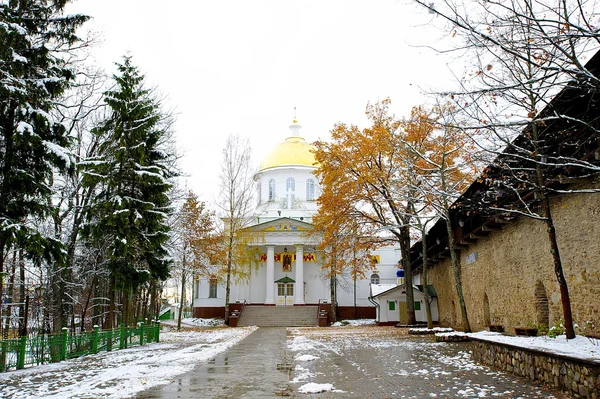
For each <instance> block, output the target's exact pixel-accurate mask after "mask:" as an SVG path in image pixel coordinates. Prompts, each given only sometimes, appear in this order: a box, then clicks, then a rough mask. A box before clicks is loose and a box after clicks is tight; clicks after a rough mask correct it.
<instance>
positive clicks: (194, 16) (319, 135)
mask: <svg viewBox="0 0 600 399" xmlns="http://www.w3.org/2000/svg"><path fill="white" fill-rule="evenodd" d="M67 12H68V13H84V14H88V15H90V16H92V17H93V20H92V21H90V22H88V23H87V24H86V26H85V27H86V29H91V30H94V31H97V32H99V33H100V34H101V37H102V43H101V44H100V45H98V46H96V47H95V48H94V49H93V50H92V55H93V58H94V59H95V62H96V63H97V64H98V65H99V66H101V67H103V68H104V69H105V70H106V71H107V72H108V73H110V74H112V73H114V72H115V68H114V63H115V62H117V61H120V60H121V59H122V56H123V55H124V54H126V53H130V54H131V55H132V56H133V62H134V64H135V65H137V66H138V67H139V68H140V70H141V71H142V73H143V74H145V75H146V79H147V83H148V85H150V86H157V87H158V89H159V91H160V92H162V93H163V94H165V95H166V96H167V97H168V104H169V106H170V107H172V108H174V109H175V111H176V113H177V123H176V138H177V142H178V146H179V147H180V148H181V149H182V150H183V151H184V153H185V156H184V159H183V160H182V163H181V165H182V168H183V170H184V172H185V173H187V174H188V175H189V177H188V178H187V179H186V180H187V184H188V186H189V187H190V188H192V189H193V190H194V191H195V192H196V193H197V194H198V195H200V197H201V198H202V199H204V200H207V201H209V202H212V201H213V200H214V199H215V197H216V196H217V193H218V175H219V171H220V159H221V151H222V149H223V147H224V145H225V140H226V137H227V136H228V135H229V134H231V133H234V134H239V135H241V136H243V137H248V138H249V139H250V142H251V146H252V151H253V158H254V162H255V164H256V166H258V164H259V163H260V161H261V160H262V158H263V157H264V156H265V155H266V154H267V153H268V152H269V151H270V150H271V149H272V148H273V147H274V146H275V145H276V144H277V143H279V142H281V141H283V140H284V139H285V137H287V135H288V132H289V129H288V126H289V125H290V124H291V122H292V119H293V112H294V111H293V108H294V106H296V107H297V117H298V121H299V124H300V125H302V130H301V132H302V134H303V136H304V137H305V138H306V139H307V140H308V141H314V140H317V139H328V137H329V130H330V129H331V128H332V127H333V125H334V124H335V123H337V122H345V123H354V124H358V125H359V126H360V127H365V126H366V125H365V123H366V121H365V118H364V111H365V106H366V104H367V102H375V101H377V100H380V99H383V98H386V97H388V96H389V97H391V98H392V102H393V110H394V112H395V113H396V115H397V116H404V115H408V113H409V111H410V108H411V107H412V106H415V105H418V104H420V103H422V102H424V101H425V98H424V97H423V95H422V94H421V92H422V90H426V89H430V88H439V87H442V86H444V85H446V84H449V83H451V81H452V77H451V75H450V74H449V73H448V67H447V63H448V61H447V60H446V59H445V58H442V57H441V56H439V55H437V54H436V53H435V52H433V51H432V50H430V49H428V48H425V47H423V46H426V45H435V44H436V43H438V42H439V40H440V39H441V38H443V37H444V35H443V32H442V31H440V30H438V29H435V28H433V27H432V26H431V25H430V24H429V22H430V21H429V19H430V18H431V16H430V15H428V14H427V13H426V12H424V11H422V10H418V9H417V8H416V7H415V6H414V5H411V4H410V3H409V2H408V1H406V2H404V1H398V0H363V1H350V0H338V1H332V0H326V1H325V0H314V1H313V0H296V1H292V0H271V1H266V0H265V1H250V0H221V1H204V0H172V1H168V2H167V1H158V0H126V1H123V0H102V1H99V0H75V1H74V2H73V3H72V4H71V5H70V6H69V7H68V8H67Z"/></svg>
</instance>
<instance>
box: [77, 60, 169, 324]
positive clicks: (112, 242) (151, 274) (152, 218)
mask: <svg viewBox="0 0 600 399" xmlns="http://www.w3.org/2000/svg"><path fill="white" fill-rule="evenodd" d="M117 66H118V71H119V73H118V75H115V76H114V77H113V78H114V79H115V82H116V86H115V88H114V90H110V91H108V92H106V93H105V94H106V98H105V101H106V103H107V105H108V107H109V110H110V114H109V116H108V117H107V119H106V120H105V121H104V122H103V123H102V124H101V126H99V127H98V128H97V129H96V130H95V133H96V134H98V135H102V136H103V137H102V141H103V144H102V145H101V147H100V151H99V156H98V157H97V158H95V159H91V160H88V161H87V162H84V164H83V165H82V166H83V168H84V174H85V177H84V184H86V185H90V186H95V187H97V190H98V193H97V196H96V199H95V200H94V203H93V204H92V206H91V207H90V209H89V224H88V226H87V228H86V231H85V235H86V236H87V237H88V238H89V239H90V241H91V242H93V243H95V244H96V245H103V246H105V247H106V248H107V251H106V254H107V258H106V265H107V267H108V269H109V272H110V276H111V281H110V286H111V289H110V293H109V294H110V296H111V298H110V304H109V306H110V307H109V317H108V319H107V323H106V326H107V327H112V326H113V323H114V320H115V318H114V315H115V299H116V298H115V290H116V289H119V290H122V292H123V306H124V308H123V312H124V318H123V319H124V321H125V322H126V323H127V322H131V321H132V312H131V307H130V306H128V305H129V304H130V303H131V301H132V298H134V296H135V295H134V294H135V293H136V291H137V289H138V288H139V286H140V285H141V284H145V283H147V282H149V281H150V280H165V279H166V278H167V277H168V275H169V265H170V263H171V259H170V257H169V256H168V252H167V249H166V247H165V243H166V241H167V240H168V238H169V236H168V234H169V228H168V225H167V217H168V215H169V214H170V212H171V201H170V199H169V196H168V193H169V190H170V189H171V186H172V184H171V183H170V180H169V179H171V178H173V177H174V176H175V175H176V172H175V171H174V170H173V162H172V161H173V156H172V155H171V154H169V152H168V151H167V149H166V148H165V146H166V141H167V138H168V136H169V133H170V132H169V123H168V116H167V115H165V114H164V113H163V112H162V110H161V108H160V104H159V103H158V101H157V100H156V98H154V97H153V95H152V92H151V91H149V90H148V89H146V88H145V87H144V76H143V75H141V74H140V73H139V71H138V69H137V67H135V66H133V65H132V63H131V57H128V56H127V57H124V61H123V63H122V64H117Z"/></svg>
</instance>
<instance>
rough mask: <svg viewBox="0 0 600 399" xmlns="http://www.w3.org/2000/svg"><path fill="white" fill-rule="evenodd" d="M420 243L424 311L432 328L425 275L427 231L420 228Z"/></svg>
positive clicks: (427, 282) (429, 326)
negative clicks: (421, 247)
mask: <svg viewBox="0 0 600 399" xmlns="http://www.w3.org/2000/svg"><path fill="white" fill-rule="evenodd" d="M422 231H423V234H422V237H423V238H422V239H421V243H422V244H423V249H422V251H423V255H422V258H423V294H424V295H425V313H426V315H427V328H433V318H432V317H431V303H430V299H429V288H428V285H429V281H428V277H427V232H426V231H425V229H423V230H422Z"/></svg>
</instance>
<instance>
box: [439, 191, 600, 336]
mask: <svg viewBox="0 0 600 399" xmlns="http://www.w3.org/2000/svg"><path fill="white" fill-rule="evenodd" d="M551 205H552V212H553V217H554V222H555V227H556V231H557V238H558V245H559V248H560V251H561V258H562V261H563V270H564V273H565V277H566V279H567V283H568V287H569V293H570V297H571V306H572V311H573V320H574V322H575V323H577V324H579V325H580V326H583V325H585V323H586V322H587V321H591V322H594V323H595V324H596V333H598V329H599V328H600V193H595V194H576V195H568V196H562V197H560V198H554V199H553V200H552V202H551ZM547 237H548V236H547V233H546V227H545V223H544V222H543V221H538V220H533V219H530V218H525V217H522V218H519V219H518V220H517V221H515V222H511V223H509V224H507V225H505V226H504V227H503V228H502V229H500V230H496V231H494V232H492V233H491V234H490V235H488V236H487V237H484V238H481V239H479V240H478V241H477V242H476V243H473V244H471V245H469V246H468V248H464V249H462V251H461V252H460V262H461V268H462V284H463V290H464V295H465V302H466V306H467V312H468V315H469V322H470V324H471V328H472V329H473V330H474V331H478V330H483V329H485V328H486V327H487V326H488V325H489V324H493V325H502V326H504V328H505V330H506V332H513V329H514V328H515V327H527V326H534V325H539V324H543V323H549V324H548V325H549V326H553V325H555V324H556V323H560V321H561V320H562V318H563V316H562V314H563V313H562V305H561V301H560V291H559V287H558V283H557V282H556V276H555V274H554V263H553V261H552V256H551V254H550V246H549V243H548V238H547ZM467 256H469V261H470V262H471V263H468V262H467ZM474 259H476V260H475V261H473V260H474ZM429 270H430V274H429V275H430V281H431V284H434V286H435V289H436V290H437V293H438V300H439V314H440V323H441V324H442V325H444V326H451V327H455V328H457V329H458V328H460V323H461V319H460V308H459V302H458V297H457V295H456V288H455V280H454V277H453V273H452V266H451V264H450V259H444V260H443V261H441V262H439V263H437V264H436V265H435V266H433V267H431V268H430V269H429Z"/></svg>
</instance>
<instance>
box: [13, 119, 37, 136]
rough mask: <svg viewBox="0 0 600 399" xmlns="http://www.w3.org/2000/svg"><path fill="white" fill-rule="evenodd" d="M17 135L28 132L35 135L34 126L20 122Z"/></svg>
mask: <svg viewBox="0 0 600 399" xmlns="http://www.w3.org/2000/svg"><path fill="white" fill-rule="evenodd" d="M16 130H17V133H19V134H23V133H25V132H26V131H27V132H29V133H30V134H33V133H34V132H33V126H31V125H30V124H29V123H27V122H23V121H20V122H19V123H17V129H16Z"/></svg>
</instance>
